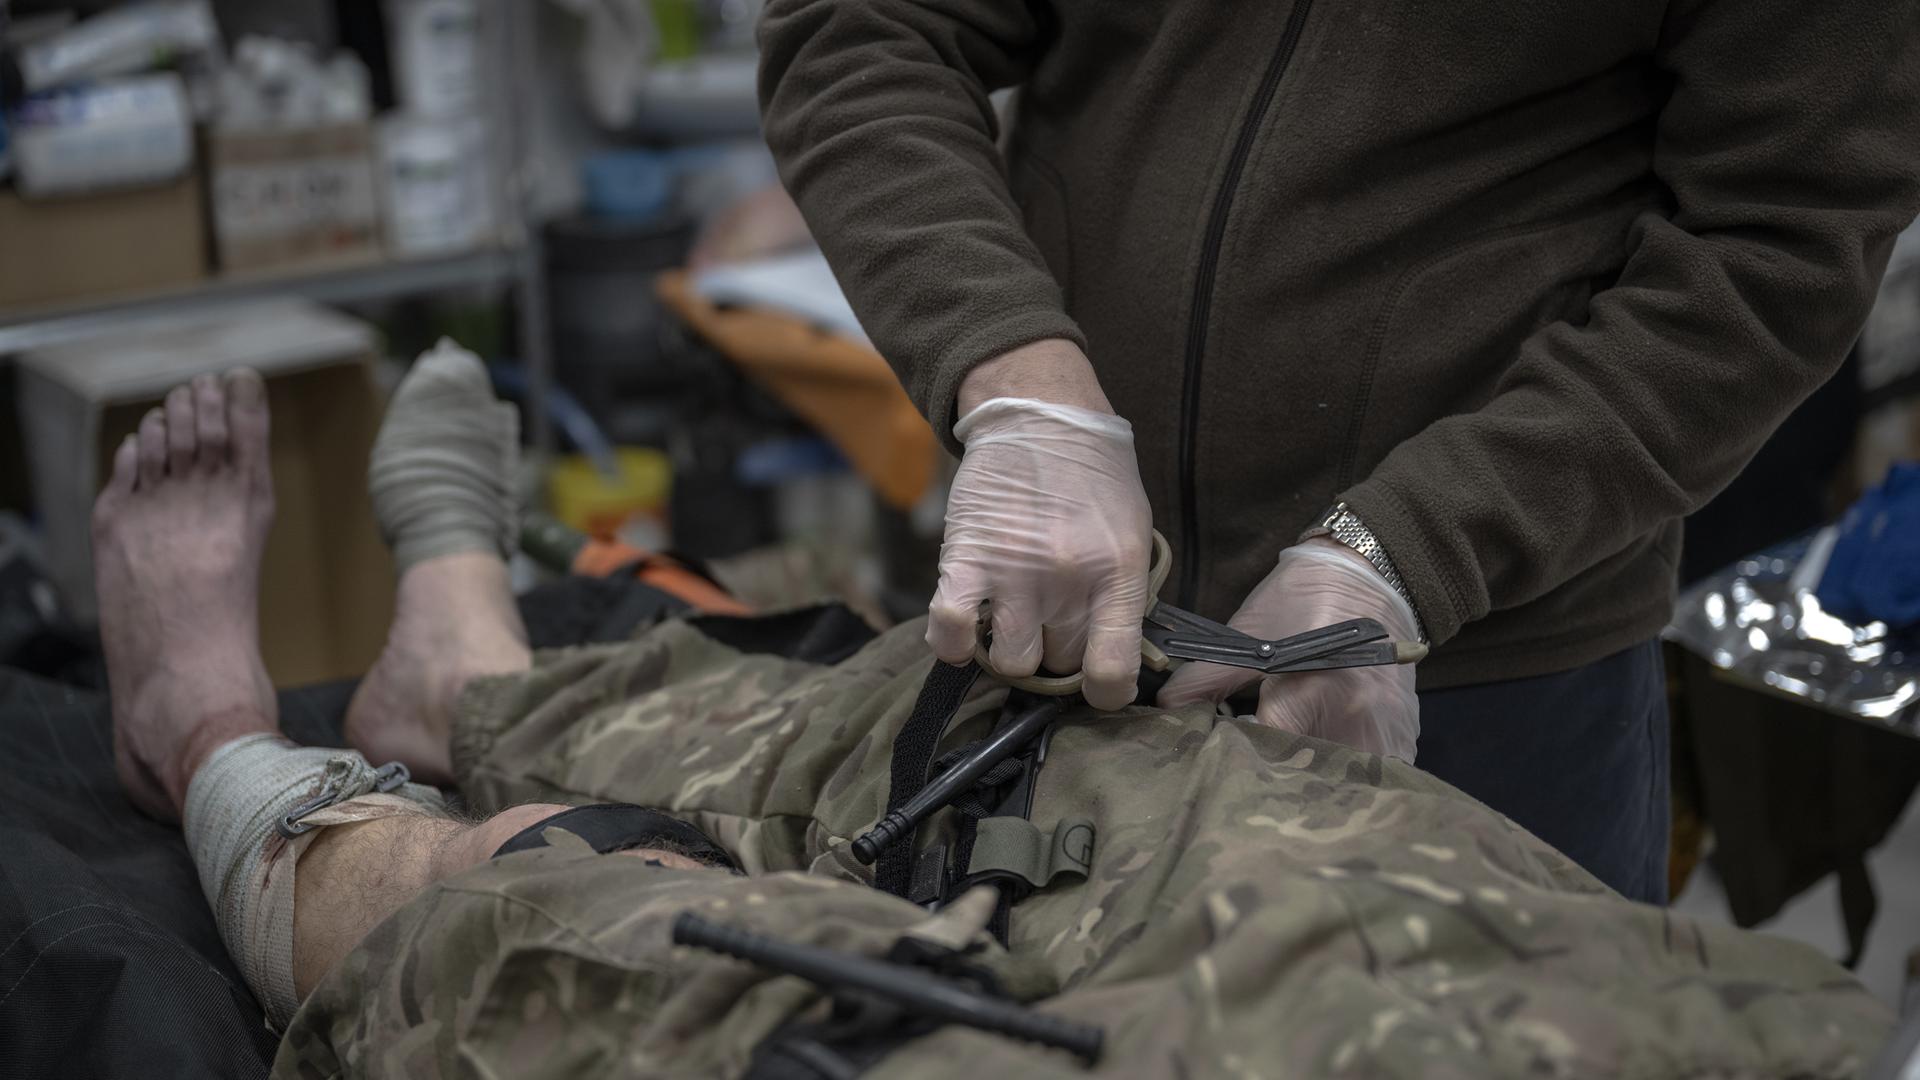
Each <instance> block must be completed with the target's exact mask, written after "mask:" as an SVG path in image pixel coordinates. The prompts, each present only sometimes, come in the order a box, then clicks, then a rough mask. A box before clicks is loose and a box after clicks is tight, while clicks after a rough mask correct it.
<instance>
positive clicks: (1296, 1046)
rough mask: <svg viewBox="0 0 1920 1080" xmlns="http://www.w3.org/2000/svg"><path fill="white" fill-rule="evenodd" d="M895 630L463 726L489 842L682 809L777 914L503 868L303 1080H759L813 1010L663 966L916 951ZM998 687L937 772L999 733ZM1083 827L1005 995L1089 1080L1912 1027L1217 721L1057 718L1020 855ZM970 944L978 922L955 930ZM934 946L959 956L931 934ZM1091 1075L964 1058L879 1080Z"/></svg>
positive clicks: (745, 888) (1497, 827)
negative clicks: (579, 805)
mask: <svg viewBox="0 0 1920 1080" xmlns="http://www.w3.org/2000/svg"><path fill="white" fill-rule="evenodd" d="M920 633H921V628H920V626H919V625H918V624H911V625H908V626H906V627H902V628H900V629H898V630H895V631H893V632H891V633H889V634H887V635H885V636H883V637H882V638H880V639H879V640H877V641H876V642H874V643H873V644H872V645H870V646H869V647H868V648H867V649H865V650H864V651H863V652H861V653H860V654H859V655H857V656H855V657H853V658H852V659H850V660H848V661H846V662H845V663H843V664H841V665H838V666H837V667H834V668H820V667H813V666H809V665H806V664H799V663H793V662H789V661H784V660H779V659H775V658H771V657H765V656H742V655H740V654H738V653H735V652H733V651H731V650H729V649H727V648H725V647H723V646H720V645H718V644H716V643H714V642H712V641H710V640H708V639H707V638H704V637H702V636H701V635H700V634H699V633H698V632H696V631H694V630H693V629H691V628H689V627H687V626H685V625H681V624H669V625H667V626H665V627H662V628H659V629H657V630H655V631H653V632H651V633H649V634H648V635H646V636H645V637H643V638H641V639H639V640H637V641H635V642H632V643H629V644H625V645H620V646H609V647H598V648H592V649H583V650H574V651H568V652H564V653H558V654H553V655H547V656H543V657H541V658H539V660H538V661H537V663H536V669H535V670H534V671H533V672H532V673H530V674H528V675H526V676H523V677H515V678H511V679H497V680H490V681H489V682H487V683H485V684H482V685H479V686H477V687H475V688H473V689H472V690H471V691H470V692H469V695H468V697H467V699H466V701H465V702H464V711H463V715H462V717H461V721H460V728H459V730H458V731H457V732H456V734H455V747H454V748H455V759H456V766H457V771H458V772H459V774H460V776H461V779H462V782H463V785H464V787H465V790H466V791H467V793H468V794H469V796H470V797H471V798H473V799H474V800H475V801H476V803H477V804H478V805H480V806H481V807H483V808H489V809H497V808H500V807H504V806H507V805H511V804H512V803H516V802H522V801H528V800H536V799H538V800H552V801H565V802H591V801H626V802H635V803H641V804H644V805H651V806H657V807H662V808H665V809H669V810H671V811H673V812H675V813H677V814H680V815H681V816H684V817H686V818H687V819H689V820H691V821H693V822H694V823H695V824H697V825H699V826H700V827H701V828H703V829H705V830H707V831H708V832H709V833H710V834H711V835H713V836H714V837H715V838H716V839H718V840H719V841H720V842H721V843H722V844H723V846H725V847H727V848H728V849H729V850H730V851H732V852H733V853H734V855H735V857H736V858H738V859H739V860H740V861H741V862H742V864H743V865H744V866H745V867H746V868H747V869H748V870H749V871H750V872H751V873H752V874H753V875H755V876H751V877H748V878H737V877H729V876H727V875H724V874H721V873H719V872H717V871H716V872H692V871H666V870H661V869H657V868H653V867H648V866H645V864H644V863H642V862H641V861H640V860H637V859H631V858H619V857H603V856H596V855H594V854H592V853H591V851H589V850H586V849H585V848H584V846H581V847H568V848H564V849H550V850H545V851H535V852H525V853H520V854H516V855H513V856H508V857H506V858H502V859H497V860H494V861H493V862H492V863H490V864H489V865H487V866H484V867H481V868H478V869H476V870H474V871H471V872H469V873H467V874H464V875H461V876H459V877H457V878H455V879H453V880H451V881H449V882H446V883H444V884H443V885H441V886H438V887H435V888H433V889H431V890H429V891H428V892H427V893H426V894H425V895H423V896H422V897H420V898H419V899H417V900H416V901H414V902H413V903H412V904H410V905H409V906H408V907H407V908H405V909H403V910H402V912H401V913H400V914H398V915H396V916H395V917H394V918H393V919H391V920H389V921H388V922H387V923H386V924H383V925H382V926H381V927H380V928H379V929H378V930H377V931H376V932H375V933H374V935H373V936H372V937H371V938H370V939H369V940H368V941H367V942H366V943H364V944H363V945H362V947H361V948H360V949H358V950H357V951H356V952H355V953H354V954H353V955H352V957H351V958H350V959H349V960H348V961H347V962H345V963H343V964H342V965H341V966H340V967H339V968H338V969H337V970H336V971H335V972H333V973H332V974H331V975H330V976H329V977H328V979H327V980H326V981H325V982H324V983H323V984H322V986H321V987H320V988H319V989H318V990H317V991H316V992H315V994H314V995H313V996H312V998H311V999H310V1000H309V1002H308V1003H307V1005H306V1006H305V1008H304V1009H303V1010H302V1012H301V1013H300V1014H299V1015H298V1016H297V1017H296V1018H295V1021H294V1023H293V1026H292V1028H291V1030H290V1031H289V1032H288V1034H287V1038H286V1039H285V1041H284V1042H283V1044H282V1049H281V1054H280V1059H279V1061H278V1063H277V1071H278V1072H279V1073H280V1074H281V1075H287V1076H312V1077H326V1076H333V1075H343V1074H345V1075H365V1076H433V1075H442V1076H446V1075H456V1074H457V1075H499V1076H525V1077H547V1076H552V1077H562V1076H578V1075H588V1074H612V1075H635V1076H726V1075H738V1074H739V1072H740V1070H741V1069H743V1068H744V1067H745V1064H746V1062H747V1060H748V1057H749V1056H750V1054H751V1051H752V1048H753V1047H754V1046H755V1044H757V1043H758V1042H759V1041H760V1040H761V1039H762V1038H763V1037H764V1036H765V1035H766V1034H767V1033H768V1032H769V1031H771V1030H772V1029H773V1028H774V1027H776V1026H777V1025H778V1024H779V1023H780V1022H781V1021H782V1020H784V1019H786V1018H788V1017H789V1016H791V1015H794V1014H796V1013H798V1012H800V1011H802V1010H805V1009H807V1008H813V1007H818V1005H819V1002H820V995H819V994H818V993H817V992H815V991H814V989H813V988H812V987H810V986H809V985H807V984H805V983H803V982H801V981H800V980H797V979H793V978H788V977H780V976H775V975H770V974H768V973H766V972H764V971H760V970H758V969H755V968H753V967H752V966H750V965H747V964H743V963H740V962H736V961H731V960H727V959H724V958H720V957H714V956H710V955H706V954H703V953H699V952H696V951H694V950H688V949H676V948H674V947H672V946H671V945H670V944H669V942H668V926H669V925H670V923H671V920H672V918H673V916H674V915H675V914H677V913H678V912H679V911H681V910H685V909H693V910H699V911H702V912H704V913H707V914H708V915H710V916H711V917H713V918H716V919H719V920H723V921H729V922H733V923H736V924H738V925H741V926H744V927H747V928H750V929H756V930H760V931H762V932H765V933H770V934H773V935H776V936H779V937H783V938H787V939H790V940H795V941H802V942H809V943H813V944H819V945H825V946H830V947H835V948H847V949H856V950H860V951H863V952H867V953H870V954H875V955H878V954H880V953H883V952H884V951H885V950H886V948H887V947H888V946H889V945H890V944H891V943H892V941H893V940H895V939H896V938H897V937H898V936H899V935H901V934H903V933H907V932H910V931H913V930H914V929H915V928H919V931H918V932H922V933H925V932H926V928H927V926H928V925H929V924H935V923H937V924H939V929H940V930H941V932H943V933H945V934H946V935H948V936H949V937H952V938H953V940H954V941H955V942H958V941H960V940H963V939H966V938H968V937H969V936H971V938H972V939H973V940H975V941H976V942H985V941H986V939H985V937H984V936H983V935H982V934H981V932H980V930H979V927H980V926H981V925H984V917H985V907H984V906H981V905H974V907H977V908H978V910H972V909H971V908H969V905H965V904H962V905H956V906H955V907H954V908H952V909H949V910H948V911H947V912H943V913H942V916H940V917H929V916H928V915H927V913H925V912H924V911H922V910H921V909H919V908H917V907H914V906H913V905H910V904H907V903H906V902H904V901H901V900H898V899H895V898H893V897H890V896H887V895H884V894H881V893H878V892H876V891H874V890H872V889H869V888H866V887H864V885H863V884H862V883H863V882H865V881H867V880H869V875H868V873H867V871H866V869H865V868H863V867H860V866H859V865H858V864H857V863H855V862H854V860H853V859H852V857H851V855H850V854H849V853H848V852H847V851H846V844H847V841H848V840H849V838H851V837H852V836H854V835H856V834H858V833H859V832H860V831H861V830H863V829H864V828H866V827H867V826H869V825H870V824H871V823H872V822H873V821H874V820H875V819H876V818H877V817H878V816H879V815H880V812H881V810H882V808H883V805H884V800H885V795H886V783H887V780H886V778H887V776H888V762H889V758H890V754H891V743H892V737H893V733H894V732H895V731H896V730H897V729H898V727H899V725H900V724H901V723H902V722H903V721H904V720H905V718H906V716H907V714H908V713H909V711H910V709H911V705H912V702H913V700H914V697H915V695H916V693H917V691H918V689H919V687H920V684H921V682H922V681H923V679H924V678H925V675H926V672H927V670H928V668H929V665H930V663H931V661H930V659H929V658H928V657H927V655H926V650H925V646H924V645H923V644H922V643H921V639H920ZM1003 696H1004V691H1001V690H997V689H995V688H993V686H992V685H991V683H990V682H988V681H986V680H983V681H982V683H981V684H980V686H979V687H977V688H976V693H975V697H974V698H973V700H971V701H970V702H969V704H968V706H967V707H966V708H965V709H964V710H963V720H964V722H963V723H961V724H959V725H957V727H958V728H960V729H962V730H961V731H960V732H959V734H958V735H957V736H953V737H951V741H954V742H958V741H961V740H962V739H964V738H968V737H973V736H974V735H977V734H979V733H980V732H981V731H983V730H984V725H985V724H987V723H990V718H991V716H992V715H993V714H994V713H995V712H996V711H997V709H998V706H999V702H1000V700H1001V698H1002V697H1003ZM1067 813H1071V814H1073V815H1076V816H1082V817H1087V818H1091V819H1092V820H1093V821H1094V823H1095V827H1096V830H1097V840H1096V842H1095V850H1094V853H1093V859H1092V870H1091V873H1090V875H1089V877H1088V879H1087V880H1085V881H1080V880H1077V879H1076V880H1063V881H1061V882H1059V883H1056V884H1055V885H1053V886H1051V887H1049V888H1047V889H1045V890H1042V891H1040V892H1038V893H1036V894H1034V895H1033V896H1031V897H1029V898H1027V899H1026V900H1025V901H1023V902H1022V903H1020V904H1018V905H1016V907H1015V908H1014V912H1013V920H1012V928H1013V929H1012V941H1011V948H1009V949H1006V950H1001V949H999V948H998V947H997V946H994V945H992V944H990V943H988V944H987V945H986V948H985V952H984V953H983V955H984V956H985V957H986V963H987V964H988V965H989V966H990V967H992V968H994V969H995V970H996V972H997V973H999V974H1000V976H1001V977H1002V979H1003V981H1004V982H1005V983H1006V984H1007V985H1008V986H1009V987H1010V988H1012V989H1013V990H1014V991H1015V992H1016V993H1017V994H1019V995H1020V996H1022V997H1023V998H1029V999H1037V998H1046V999H1048V1000H1047V1001H1046V1002H1045V1005H1044V1007H1045V1008H1046V1009H1047V1010H1048V1011H1053V1012H1058V1013H1061V1014H1064V1015H1070V1016H1073V1017H1076V1018H1079V1019H1084V1020H1087V1021H1090V1022H1094V1023H1098V1024H1100V1025H1102V1026H1103V1027H1104V1028H1105V1029H1106V1031H1107V1037H1108V1042H1107V1051H1106V1054H1105V1056H1104V1058H1103V1060H1102V1062H1101V1064H1100V1066H1099V1067H1098V1068H1097V1069H1095V1070H1092V1075H1101V1076H1169V1077H1174V1076H1177V1077H1199V1076H1209V1077H1211V1076H1220V1077H1265V1076H1409V1077H1412V1076H1419V1077H1455V1076H1457V1077H1483V1076H1494V1075H1516V1076H1517V1075H1537V1076H1678V1075H1686V1076H1694V1075H1738V1076H1805V1077H1829V1076H1831V1077H1839V1076H1850V1075H1854V1074H1856V1073H1857V1072H1859V1070H1861V1069H1862V1068H1864V1067H1865V1064H1866V1063H1867V1062H1868V1061H1870V1060H1871V1058H1872V1056H1873V1054H1874V1052H1875V1051H1876V1050H1877V1049H1878V1047H1879V1045H1880V1044H1881V1042H1883V1041H1884V1040H1885V1038H1886V1037H1887V1035H1888V1033H1889V1031H1890V1029H1891V1024H1892V1017H1891V1014H1890V1013H1889V1012H1888V1010H1886V1008H1885V1007H1884V1006H1883V1005H1881V1004H1879V1003H1878V1002H1877V1001H1876V1000H1874V999H1873V998H1872V997H1871V996H1870V995H1868V994H1867V993H1866V991H1865V990H1864V989H1862V988H1861V987H1860V985H1859V984H1858V983H1857V982H1856V981H1855V980H1854V979H1852V978H1851V977H1850V976H1848V975H1847V974H1846V973H1845V972H1843V971H1842V970H1841V969H1839V968H1838V967H1837V966H1836V965H1834V964H1833V963H1831V962H1830V961H1828V960H1826V959H1825V958H1823V957H1821V956H1819V955H1817V954H1816V953H1814V952H1813V951H1812V950H1810V949H1807V948H1805V947H1804V946H1800V945H1797V944H1793V943H1788V942H1784V941H1780V940H1776V939H1771V938H1766V937H1761V936H1757V935H1751V934H1747V933H1743V932H1740V931H1735V930H1731V929H1727V928H1721V927H1714V926H1703V925H1700V924H1697V923H1695V922H1693V921H1691V920H1689V919H1686V918H1684V917H1682V916H1678V915H1673V914H1670V913H1668V912H1665V911H1663V910H1661V909H1657V908H1652V907H1647V906H1643V905H1637V904H1632V903H1628V902H1626V901H1624V900H1622V899H1620V898H1619V897H1617V896H1616V895H1614V894H1612V893H1611V892H1610V891H1608V890H1607V889H1606V888H1605V887H1604V886H1602V885H1600V884H1599V883H1598V882H1597V881H1595V880H1594V879H1593V878H1591V877H1590V876H1588V875H1587V874H1586V873H1584V872H1583V871H1581V870H1579V869H1578V868H1577V867H1575V866H1574V865H1572V864H1571V863H1570V862H1569V861H1568V860H1566V859H1565V858H1563V857H1562V856H1560V855H1558V854H1557V853H1556V852H1554V851H1553V850H1552V849H1550V848H1548V847H1547V846H1546V845H1544V844H1542V843H1540V842H1539V841H1538V840H1535V839H1534V838H1532V837H1531V836H1530V835H1528V834H1527V833H1525V832H1524V831H1523V830H1521V829H1519V828H1518V827H1516V826H1514V825H1512V824H1511V823H1510V822H1508V821H1506V820H1505V819H1504V818H1502V817H1500V816H1499V815H1498V814H1495V813H1494V812H1492V811H1490V810H1488V809H1486V808H1485V807H1483V806H1481V805H1480V804H1478V803H1476V802H1474V801H1473V800H1471V799H1469V798H1467V797H1466V796H1464V795H1462V794H1460V793H1458V792H1456V791H1454V790H1453V789H1452V788H1449V787H1447V786H1446V785H1444V784H1442V783H1440V782H1439V781H1437V780H1434V779H1432V778H1431V777H1428V776H1427V775H1425V774H1424V773H1421V772H1420V771H1418V770H1417V769H1414V768H1412V767H1410V766H1405V765H1402V764H1400V763H1398V762H1395V761H1388V760H1382V759H1379V758H1376V757H1372V756H1369V755H1365V754H1360V753H1356V752H1353V751H1349V750H1345V749H1342V748H1339V747H1335V746H1333V745H1331V744H1328V743H1324V742H1320V741H1318V740H1315V739H1311V738H1305V737H1300V736H1294V735H1290V734H1286V733H1283V732H1278V731H1273V730H1269V729H1265V728H1261V727H1258V726H1256V725H1253V724H1252V723H1250V722H1243V721H1234V720H1217V719H1216V718H1215V717H1213V716H1212V715H1211V714H1210V713H1208V712H1207V711H1206V710H1205V709H1203V708H1193V709H1186V710H1180V711H1174V712H1166V711H1161V710H1154V709H1145V708H1136V709H1131V710H1127V711H1124V712H1121V713H1117V714H1098V713H1094V712H1091V711H1088V710H1079V711H1072V712H1069V714H1068V717H1067V719H1066V721H1065V722H1064V723H1063V724H1062V725H1061V727H1060V729H1059V730H1058V732H1057V734H1056V736H1055V738H1054V741H1053V744H1052V747H1051V750H1050V753H1049V757H1048V760H1047V764H1046V765H1045V767H1044V769H1043V770H1042V772H1041V774H1040V781H1039V785H1038V790H1037V793H1036V799H1035V809H1034V815H1033V817H1034V820H1035V822H1036V823H1037V824H1040V825H1041V826H1042V827H1047V826H1049V825H1050V824H1051V823H1052V822H1054V821H1056V820H1058V819H1059V818H1060V817H1061V816H1062V815H1063V814H1067ZM962 909H967V910H962ZM943 918H944V919H945V920H946V921H945V922H944V923H942V922H941V919H943ZM996 1073H997V1074H998V1075H1005V1076H1045V1075H1062V1076H1069V1075H1088V1072H1087V1071H1084V1070H1081V1069H1080V1068H1078V1067H1077V1066H1076V1065H1075V1064H1074V1063H1073V1062H1072V1061H1071V1060H1070V1059H1068V1058H1066V1057H1065V1056H1063V1055H1061V1054H1059V1053H1057V1052H1053V1051H1045V1050H1039V1049H1035V1048H1031V1047H1027V1046H1024V1045H1021V1044H1017V1043H1013V1042H1010V1041H1007V1040H1004V1039H1001V1038H998V1037H996V1036H991V1035H985V1034H981V1033H976V1032H972V1031H967V1030H963V1029H959V1028H953V1027H948V1028H945V1029H943V1030H942V1031H940V1032H939V1033H937V1034H935V1035H932V1036H929V1037H927V1038H924V1039H920V1040H917V1041H915V1042H914V1043H912V1044H910V1045H909V1046H907V1047H906V1048H904V1049H902V1050H900V1051H898V1052H896V1053H894V1054H893V1055H892V1056H890V1057H889V1058H888V1059H887V1060H886V1061H885V1062H883V1063H882V1065H881V1066H880V1067H879V1068H878V1069H876V1070H875V1071H874V1073H873V1075H876V1076H902V1077H906V1076H912V1077H943V1076H955V1077H960V1076H967V1077H976V1076H979V1075H995V1074H996Z"/></svg>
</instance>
